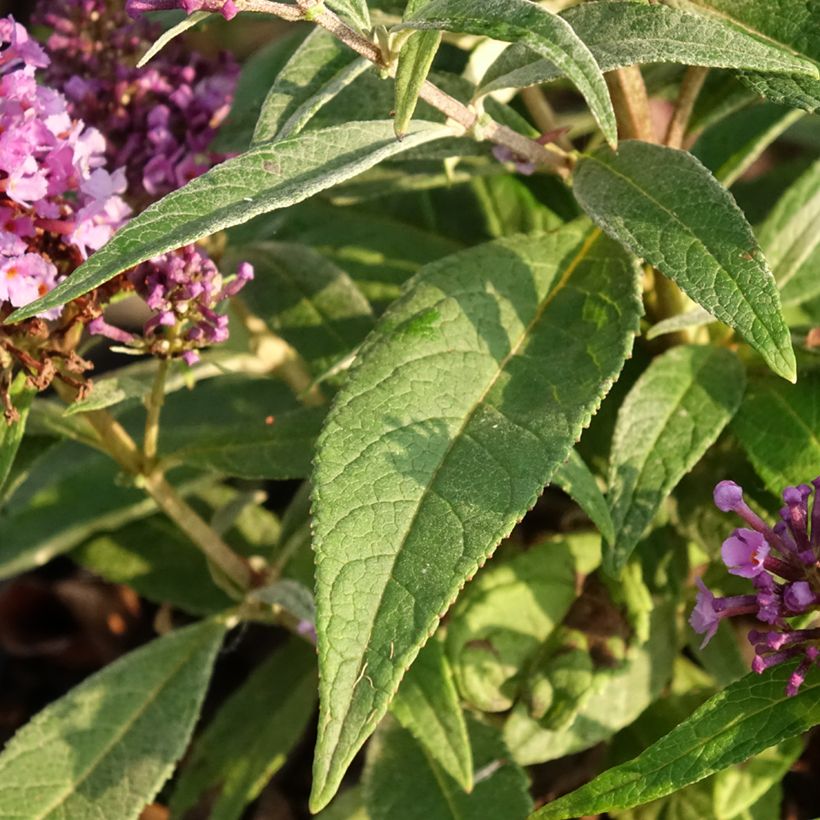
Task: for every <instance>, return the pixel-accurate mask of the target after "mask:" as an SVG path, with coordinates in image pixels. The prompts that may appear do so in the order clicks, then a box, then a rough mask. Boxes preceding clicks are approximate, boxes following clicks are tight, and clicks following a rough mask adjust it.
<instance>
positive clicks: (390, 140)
mask: <svg viewBox="0 0 820 820" xmlns="http://www.w3.org/2000/svg"><path fill="white" fill-rule="evenodd" d="M449 134H450V131H449V130H448V129H447V128H445V127H442V126H438V125H430V124H424V125H418V126H414V127H413V128H412V129H411V130H410V132H409V133H408V134H407V136H406V137H405V138H404V140H403V141H402V142H398V141H397V140H396V138H395V136H394V134H393V125H392V123H391V122H349V123H346V124H345V125H344V126H339V127H333V128H327V129H323V130H318V131H310V132H306V133H304V134H299V135H297V136H295V137H292V138H290V139H285V140H281V141H279V142H275V143H270V144H263V145H259V146H257V147H255V148H252V149H251V150H249V151H247V152H246V153H244V154H241V155H240V156H238V157H235V158H234V159H229V160H226V161H225V162H223V163H221V164H220V165H217V166H215V167H214V168H212V169H211V170H210V171H208V172H206V173H205V174H203V175H202V176H201V177H198V178H197V179H195V180H192V181H191V182H189V183H188V184H187V185H186V186H184V187H183V188H180V189H179V190H178V191H174V192H173V193H171V194H168V196H166V197H165V198H163V199H161V200H160V201H159V202H157V203H156V204H154V205H152V206H151V207H150V208H147V209H146V210H145V211H143V212H142V213H141V214H140V215H139V216H137V217H135V218H134V219H132V220H131V221H130V222H129V223H128V224H127V225H126V226H125V227H124V228H122V229H121V230H120V231H119V232H118V233H117V234H115V236H114V238H113V239H112V240H111V241H110V242H109V243H108V244H107V245H106V246H105V247H104V248H102V249H100V250H99V251H97V252H96V253H95V254H94V255H93V256H92V257H91V258H90V259H88V260H87V261H86V262H85V263H84V264H83V265H81V266H80V267H79V268H77V270H76V271H75V272H74V273H72V274H71V276H69V277H68V278H67V279H65V280H64V281H63V282H62V283H61V284H59V285H58V286H57V287H56V288H54V290H52V291H50V292H49V293H48V294H47V295H46V296H44V297H43V298H42V299H38V300H36V301H35V302H32V303H31V304H29V305H26V307H24V308H20V309H19V310H18V311H16V312H15V313H14V314H12V315H11V316H10V317H9V319H8V320H7V321H14V322H17V321H20V320H21V319H24V318H27V317H29V316H33V315H35V314H37V313H40V312H41V311H43V310H45V309H47V308H51V307H57V306H58V305H62V304H64V303H65V302H67V301H69V300H71V299H74V298H76V297H77V296H82V295H83V294H84V293H87V292H88V291H89V290H91V289H93V288H95V287H97V286H98V285H101V284H103V283H104V282H107V281H108V280H109V279H112V278H113V277H114V276H116V275H117V274H118V273H121V272H122V271H124V270H127V269H128V268H131V267H133V266H134V265H137V264H139V263H140V262H144V261H145V260H146V259H151V258H152V257H154V256H157V255H158V254H161V253H165V252H166V251H169V250H172V249H174V248H178V247H181V246H182V245H186V244H188V243H190V242H195V241H196V240H198V239H201V238H202V237H204V236H209V235H210V234H212V233H215V232H216V231H219V230H222V229H223V228H228V227H230V226H231V225H238V224H240V223H242V222H247V221H248V220H249V219H252V218H253V217H255V216H258V215H259V214H261V213H266V212H268V211H273V210H276V209H277V208H284V207H287V206H288V205H293V204H294V203H296V202H301V201H302V200H304V199H307V198H308V197H309V196H312V195H313V194H315V193H318V192H319V191H322V190H324V189H325V188H330V187H331V186H333V185H335V184H337V183H339V182H341V181H342V180H345V179H350V177H353V176H356V175H357V174H360V173H361V172H362V171H365V170H367V169H368V168H372V167H373V166H374V165H377V164H378V163H379V162H381V161H383V160H385V159H387V158H388V157H392V156H395V155H396V154H399V153H401V152H402V151H407V150H409V149H410V148H414V147H416V146H418V145H423V144H424V143H426V142H430V141H431V140H435V139H440V138H441V137H443V136H447V135H449Z"/></svg>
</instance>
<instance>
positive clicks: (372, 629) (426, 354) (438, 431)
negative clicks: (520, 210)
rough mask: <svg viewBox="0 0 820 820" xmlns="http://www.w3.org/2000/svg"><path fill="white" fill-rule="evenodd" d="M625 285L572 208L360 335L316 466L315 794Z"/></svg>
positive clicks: (409, 647) (491, 528) (609, 351)
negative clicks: (565, 221)
mask: <svg viewBox="0 0 820 820" xmlns="http://www.w3.org/2000/svg"><path fill="white" fill-rule="evenodd" d="M635 287H636V282H635V270H634V269H633V267H632V265H631V263H630V262H629V260H628V259H627V258H626V257H625V255H623V253H622V252H621V251H620V250H619V249H618V248H617V246H616V245H615V244H614V243H612V242H610V241H609V240H606V239H605V238H604V237H602V236H601V235H600V233H599V232H598V231H596V230H594V229H592V228H591V227H590V226H589V225H588V223H586V222H585V221H584V222H581V223H573V224H571V225H567V226H565V227H564V228H561V229H560V230H558V231H555V232H554V233H551V234H547V235H545V236H542V237H517V238H514V239H508V240H498V241H496V242H491V243H489V244H486V245H481V246H478V247H476V248H473V249H470V250H468V251H464V252H463V253H458V254H455V255H453V256H450V257H448V258H446V259H443V260H441V261H439V262H436V263H433V264H431V265H429V266H427V267H426V268H425V269H423V270H422V271H421V272H420V273H419V275H418V276H417V277H416V278H415V279H414V280H413V282H412V284H411V285H410V286H409V287H408V289H407V290H406V292H405V295H404V297H403V298H402V299H400V300H399V301H398V302H397V303H396V304H395V305H394V306H393V308H391V309H390V310H389V311H388V312H387V313H386V314H385V315H384V316H383V317H382V320H381V321H380V323H379V324H378V325H377V327H376V329H375V331H374V332H373V333H372V334H371V335H370V337H369V338H368V340H367V341H366V342H365V345H364V346H363V348H362V350H361V351H360V353H359V356H358V360H357V364H356V366H355V367H354V369H353V370H352V371H351V374H350V378H349V381H348V383H347V386H346V387H345V388H344V389H343V390H342V391H341V392H340V393H339V394H338V396H337V399H336V402H335V404H334V407H333V409H332V410H331V413H330V415H329V417H328V420H327V422H326V423H325V427H324V430H323V432H322V435H321V437H320V442H319V445H318V455H317V458H316V470H315V473H314V488H315V489H314V514H315V517H314V549H315V552H316V565H317V569H316V572H317V585H316V591H317V609H318V631H319V658H320V670H321V690H320V701H321V710H322V712H321V714H322V718H321V720H320V723H319V739H318V745H317V752H316V760H315V765H314V795H313V805H314V807H315V808H317V809H318V808H321V806H323V805H324V804H325V803H327V801H328V800H329V799H330V798H331V797H332V796H333V793H334V792H335V791H336V788H337V787H338V783H339V781H340V780H341V777H342V775H343V774H344V771H345V769H346V768H347V766H348V764H349V763H350V760H351V759H352V758H353V756H354V755H355V753H356V751H357V750H358V749H359V747H360V746H361V745H362V743H364V741H365V740H366V738H367V737H368V735H369V734H370V733H371V732H372V731H373V729H374V728H375V725H376V723H378V720H379V718H380V717H381V715H382V714H384V712H385V710H386V709H387V706H388V704H389V702H390V699H391V698H392V696H393V694H394V693H395V691H396V688H397V687H398V684H399V681H400V680H401V678H402V676H403V674H404V672H405V670H406V669H407V668H408V667H409V665H410V664H411V663H412V661H413V658H414V657H415V655H416V654H417V652H418V650H419V648H420V647H421V646H422V645H423V644H424V642H425V641H426V639H427V637H428V636H429V634H430V633H431V631H432V629H433V628H434V626H435V624H436V623H437V621H438V619H439V618H440V617H441V614H442V613H443V612H444V611H446V609H447V607H448V606H449V604H450V603H451V602H452V601H453V599H454V597H455V595H456V593H457V592H458V590H459V588H460V587H461V586H462V585H463V584H464V582H465V581H466V580H467V579H468V578H470V577H472V575H473V574H474V573H475V571H476V570H477V569H478V567H479V566H480V565H481V564H482V563H483V562H484V561H485V560H486V559H487V557H488V556H489V555H490V554H491V553H492V551H493V549H494V548H495V546H496V545H497V544H498V542H499V541H500V540H501V539H502V538H503V537H504V536H506V535H507V534H508V533H509V532H510V530H511V529H512V527H513V525H514V524H515V523H516V521H518V520H519V519H520V518H521V516H522V515H523V514H524V513H525V512H526V511H527V510H528V509H529V508H530V507H531V506H532V504H533V503H534V501H535V499H536V498H537V496H538V494H539V493H540V492H541V490H542V488H543V487H544V485H545V484H546V483H547V482H548V481H549V480H550V478H551V477H552V474H553V473H554V471H555V470H556V469H557V467H558V466H559V465H560V464H561V463H563V462H564V461H565V460H566V458H567V456H568V455H569V451H570V448H571V447H572V445H573V444H574V443H575V441H576V439H577V438H578V435H579V434H580V432H581V429H582V428H583V427H584V426H585V425H586V424H587V423H588V422H589V419H590V417H591V415H592V414H593V413H594V412H595V410H596V408H597V406H598V404H599V402H600V400H601V397H602V396H603V395H604V394H605V393H606V392H607V391H608V389H609V386H610V385H611V383H612V380H613V379H614V377H615V376H616V374H617V373H618V372H619V371H620V369H621V366H622V365H623V361H624V358H625V355H626V353H627V352H628V351H629V349H630V348H631V344H632V338H633V334H634V332H635V323H636V321H637V317H638V314H639V311H640V306H639V304H638V303H637V302H636V298H635V295H636V294H635ZM570 325H571V326H572V327H573V328H574V332H573V334H572V336H567V334H566V332H565V330H564V328H565V327H567V326H570ZM374 493H375V496H374ZM365 570H366V571H365ZM388 659H389V660H388Z"/></svg>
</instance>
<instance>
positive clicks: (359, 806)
mask: <svg viewBox="0 0 820 820" xmlns="http://www.w3.org/2000/svg"><path fill="white" fill-rule="evenodd" d="M362 791H363V789H362V787H361V786H360V785H359V786H351V787H350V788H349V789H345V790H344V791H343V792H340V793H339V794H338V795H337V796H336V797H335V798H334V799H333V802H332V803H331V804H330V805H329V806H328V807H327V808H326V809H323V810H322V811H321V812H319V814H317V815H316V818H317V820H370V816H369V815H368V813H367V809H366V808H365V805H364V795H363V794H362Z"/></svg>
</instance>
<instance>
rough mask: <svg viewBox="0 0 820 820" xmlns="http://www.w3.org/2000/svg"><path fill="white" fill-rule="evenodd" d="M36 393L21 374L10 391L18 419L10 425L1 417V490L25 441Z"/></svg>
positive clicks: (10, 397)
mask: <svg viewBox="0 0 820 820" xmlns="http://www.w3.org/2000/svg"><path fill="white" fill-rule="evenodd" d="M34 393H35V391H34V390H32V389H31V388H30V387H27V386H26V377H25V375H24V374H22V373H21V374H19V375H18V376H17V378H16V379H15V380H14V383H13V384H12V386H11V389H10V390H9V399H10V400H11V403H12V404H13V405H14V409H15V410H16V411H17V419H16V420H15V421H14V422H13V423H12V424H9V423H8V422H7V421H6V420H5V419H4V418H3V417H2V416H0V490H2V489H3V485H4V484H5V483H6V479H7V478H8V477H9V473H11V468H12V465H13V464H14V457H15V456H16V455H17V449H18V448H19V447H20V442H21V441H22V440H23V432H24V431H25V429H26V418H27V417H28V411H29V407H31V401H32V399H33V398H34Z"/></svg>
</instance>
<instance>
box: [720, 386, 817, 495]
mask: <svg viewBox="0 0 820 820" xmlns="http://www.w3.org/2000/svg"><path fill="white" fill-rule="evenodd" d="M732 430H733V431H734V432H735V434H736V435H737V437H738V438H739V439H740V443H741V444H742V445H743V449H744V450H745V451H746V454H747V455H748V456H749V460H750V461H751V462H752V464H753V465H754V468H755V470H756V471H757V473H758V474H759V475H760V476H761V478H762V479H763V480H764V482H765V483H766V487H767V488H768V489H769V490H770V491H771V492H773V493H774V494H775V495H778V496H779V495H780V493H781V492H782V491H783V488H784V487H787V486H797V485H798V484H805V483H806V482H807V481H811V480H812V479H814V478H816V477H817V476H818V474H820V372H818V371H816V370H815V371H809V372H807V373H802V374H801V375H800V380H799V381H798V383H797V384H795V385H787V384H780V383H779V382H778V381H776V380H774V379H771V378H755V379H753V380H751V381H750V383H749V389H748V391H747V393H746V398H745V399H744V400H743V404H742V405H741V406H740V410H739V411H738V413H737V416H735V419H734V421H733V422H732Z"/></svg>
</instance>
